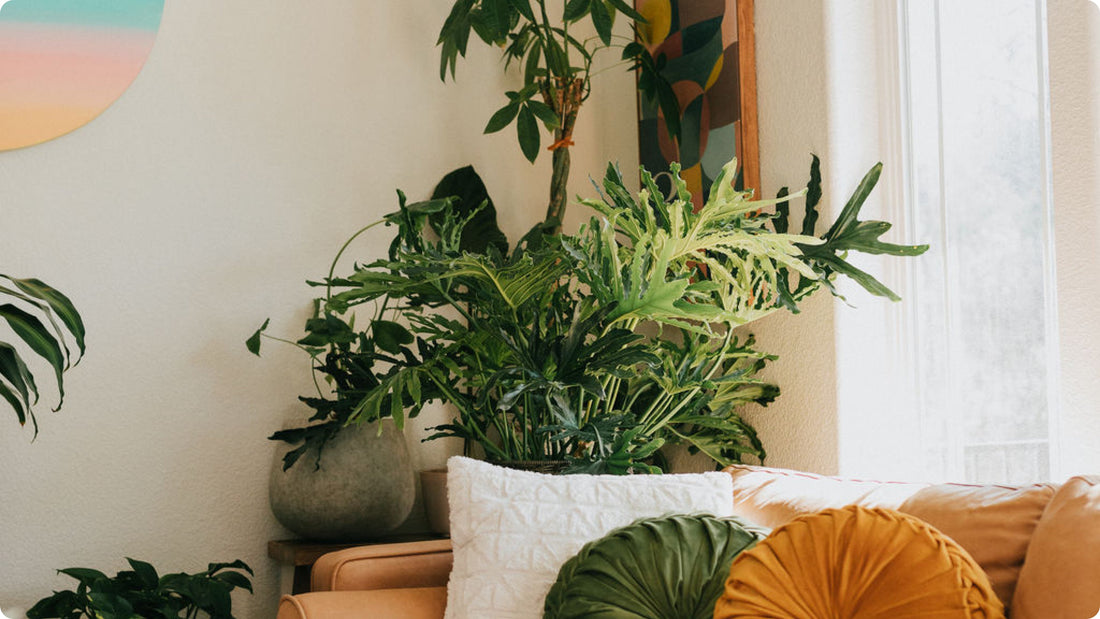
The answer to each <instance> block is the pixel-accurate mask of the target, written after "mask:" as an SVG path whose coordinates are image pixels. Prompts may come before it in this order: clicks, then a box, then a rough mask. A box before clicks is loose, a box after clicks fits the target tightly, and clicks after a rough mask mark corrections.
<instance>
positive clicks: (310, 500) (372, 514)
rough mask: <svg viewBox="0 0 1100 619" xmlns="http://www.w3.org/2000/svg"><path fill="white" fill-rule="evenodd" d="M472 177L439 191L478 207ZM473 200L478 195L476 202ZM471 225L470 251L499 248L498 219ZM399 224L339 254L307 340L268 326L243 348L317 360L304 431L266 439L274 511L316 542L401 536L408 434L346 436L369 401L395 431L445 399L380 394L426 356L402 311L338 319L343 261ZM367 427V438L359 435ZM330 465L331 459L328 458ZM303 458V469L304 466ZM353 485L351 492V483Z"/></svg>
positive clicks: (431, 205) (419, 209) (374, 430)
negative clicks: (269, 345) (266, 346)
mask: <svg viewBox="0 0 1100 619" xmlns="http://www.w3.org/2000/svg"><path fill="white" fill-rule="evenodd" d="M479 183H480V179H478V178H477V175H476V174H475V173H474V172H473V169H472V168H464V169H460V170H456V171H455V172H453V173H451V174H450V175H448V176H447V177H446V178H444V179H443V180H442V181H441V182H440V184H439V186H438V187H437V189H436V191H437V192H439V193H450V192H459V193H462V194H463V195H466V196H467V197H468V198H469V199H468V200H467V202H474V201H475V200H476V199H477V197H478V193H477V192H478V191H480V192H481V193H484V186H483V185H480V184H479ZM471 192H473V193H471ZM399 198H400V201H401V205H402V209H403V212H411V213H428V212H437V211H438V210H440V209H441V208H442V207H443V206H444V205H446V204H448V203H449V202H450V199H442V198H440V199H433V200H429V201H426V202H419V203H415V204H406V199H405V196H404V194H400V192H399ZM468 215H469V217H467V218H466V220H465V221H466V230H465V232H466V236H465V239H464V241H463V244H464V245H463V246H464V247H466V248H468V249H472V250H475V251H476V250H483V249H484V248H485V247H487V246H488V245H489V244H493V243H499V242H500V239H502V238H503V236H504V235H503V233H501V232H500V231H499V229H498V228H496V218H495V213H494V212H492V211H487V210H485V209H482V210H481V211H480V212H476V213H475V212H470V213H468ZM396 217H397V215H396V214H395V215H394V216H391V217H388V218H386V219H384V220H381V221H378V222H374V223H372V224H369V225H367V226H365V227H363V228H362V229H360V230H358V231H357V232H355V233H354V234H352V235H351V237H350V238H349V239H348V240H347V241H346V242H345V243H344V244H343V246H342V247H341V248H340V249H339V251H337V252H336V256H335V257H334V258H333V260H332V263H331V265H330V267H329V271H328V276H327V277H326V278H325V279H324V280H323V281H321V282H310V283H311V285H313V286H316V287H321V288H323V289H324V294H323V295H322V296H320V297H318V298H316V299H314V301H313V313H312V316H311V317H310V318H309V319H308V320H306V323H305V327H304V332H305V334H304V335H303V336H302V337H300V338H299V339H297V340H289V339H285V338H280V337H275V336H272V335H271V334H269V333H268V332H267V328H268V325H269V323H270V320H265V321H264V323H263V325H261V326H260V328H259V329H258V330H257V331H256V332H255V333H253V334H252V336H251V337H249V338H248V340H247V341H246V346H247V348H248V350H249V351H250V352H252V353H253V354H255V355H257V356H259V355H260V351H261V347H262V343H263V341H264V340H265V339H269V340H274V341H278V342H280V343H283V344H289V345H291V346H294V347H296V348H298V349H299V350H301V351H302V352H303V353H305V354H306V355H308V356H309V358H310V360H311V367H312V370H313V371H312V376H313V382H314V386H315V391H316V393H315V394H312V395H310V396H301V397H299V400H301V401H302V402H303V403H304V404H306V406H308V407H309V408H310V409H312V411H313V414H312V416H310V417H309V419H308V422H307V424H306V425H302V426H298V427H292V428H287V429H283V430H280V431H278V432H275V433H274V434H272V435H271V436H270V437H269V438H270V439H271V440H274V441H279V442H280V443H281V444H282V447H280V448H279V449H278V450H277V451H276V460H275V463H274V465H273V466H272V470H271V475H270V479H269V495H270V499H271V507H272V511H273V512H274V513H275V516H276V518H277V519H278V520H279V522H281V523H282V524H283V525H284V526H286V527H287V528H289V529H291V530H292V531H294V532H296V533H298V534H299V535H302V536H303V537H306V538H311V539H341V540H349V539H360V538H368V537H376V536H378V535H381V534H384V533H386V532H388V531H389V530H392V529H393V528H395V527H397V526H398V525H400V524H401V522H402V521H403V520H404V519H405V518H406V517H407V516H408V514H409V512H410V510H411V509H412V504H413V499H414V496H415V485H414V479H413V475H412V469H411V463H410V460H409V455H408V452H407V447H406V444H405V440H404V438H403V436H402V435H401V433H400V432H399V431H398V432H394V431H393V430H392V429H391V430H390V431H383V428H382V426H381V425H379V424H380V423H381V422H382V418H381V416H379V417H376V418H375V421H377V422H379V423H378V424H374V423H369V424H357V425H356V427H355V428H353V429H351V430H350V431H349V430H348V429H347V426H348V425H349V424H350V423H351V422H352V420H353V419H356V418H357V416H358V415H359V414H360V411H361V408H362V406H363V402H364V401H369V399H370V398H371V397H372V396H374V395H378V396H379V397H381V398H382V401H381V402H380V405H381V406H383V407H384V408H385V409H386V410H387V411H388V414H387V415H386V417H388V418H390V419H391V420H392V424H393V425H394V426H396V429H398V430H400V429H402V427H403V425H404V416H405V415H406V414H408V415H410V416H415V415H416V414H418V413H419V411H420V407H421V406H423V404H424V403H425V402H427V401H430V400H433V399H440V398H441V397H442V395H441V394H440V393H439V392H438V391H437V390H436V389H434V388H433V386H432V385H431V384H425V385H424V386H423V391H422V392H419V393H418V398H417V400H418V403H417V404H414V405H412V407H411V408H410V410H408V411H407V412H406V410H405V408H404V406H405V403H404V402H402V401H401V400H398V399H396V398H393V397H391V396H388V395H386V394H384V393H383V391H382V390H381V389H380V387H381V386H382V385H383V384H386V382H387V381H388V380H389V379H390V378H391V377H393V376H395V375H397V374H399V373H400V372H401V371H402V369H403V368H405V367H407V366H408V365H409V364H410V363H418V362H419V361H418V358H419V356H420V355H421V354H422V353H423V352H424V351H423V350H418V349H417V348H416V346H415V345H414V338H413V336H412V334H411V333H410V332H409V330H408V329H407V328H406V327H405V326H403V325H402V324H401V323H400V322H398V320H399V316H398V314H399V312H400V308H396V307H387V306H385V305H383V306H380V307H379V308H377V311H376V312H375V313H374V315H373V316H372V317H371V318H369V319H361V320H359V321H358V322H357V321H356V319H355V317H354V316H353V315H350V314H348V313H347V312H344V311H334V310H333V309H332V305H333V284H332V282H333V281H334V280H335V278H334V273H335V270H336V267H337V265H338V264H339V262H340V259H341V257H342V256H343V255H344V253H345V251H347V249H348V248H349V247H350V246H351V244H352V243H353V242H354V241H355V239H357V238H358V237H359V236H360V235H362V234H363V233H365V232H367V231H368V230H370V229H372V228H374V227H375V226H377V225H380V224H383V223H387V224H389V223H394V222H395V221H396ZM360 425H363V427H362V428H359V426H360ZM322 455H324V458H322ZM303 457H306V458H305V460H304V461H303V460H302V458H303ZM349 479H352V480H354V483H348V480H349Z"/></svg>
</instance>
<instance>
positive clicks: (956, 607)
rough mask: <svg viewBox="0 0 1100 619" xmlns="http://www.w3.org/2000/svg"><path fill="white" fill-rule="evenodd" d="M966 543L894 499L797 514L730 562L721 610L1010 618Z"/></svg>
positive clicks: (759, 616)
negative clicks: (889, 505) (896, 506)
mask: <svg viewBox="0 0 1100 619" xmlns="http://www.w3.org/2000/svg"><path fill="white" fill-rule="evenodd" d="M1004 616H1005V615H1004V606H1003V605H1002V604H1001V602H1000V600H998V599H997V596H996V595H995V594H994V593H993V588H992V586H991V585H990V584H989V579H988V578H987V577H986V575H985V573H984V572H982V570H981V568H980V567H979V566H978V565H977V564H976V563H975V562H974V560H973V559H972V558H970V556H969V555H968V554H966V551H965V550H963V549H962V547H961V546H959V545H958V544H956V543H955V542H954V541H952V540H951V538H949V537H947V536H945V535H943V534H942V533H940V532H938V531H936V530H935V529H933V528H932V527H931V526H929V525H928V524H925V523H924V522H922V521H921V520H919V519H917V518H915V517H913V516H908V515H905V514H902V513H900V512H896V511H893V510H887V509H881V508H876V509H868V508H865V507H858V506H850V507H846V508H843V509H829V510H825V511H823V512H819V513H817V514H812V515H808V516H802V517H799V518H797V519H795V520H793V521H791V522H790V523H788V524H786V525H784V526H782V527H780V528H778V529H776V530H775V532H774V533H772V534H771V536H769V537H768V538H766V539H765V540H763V541H762V542H760V543H759V544H757V545H756V547H755V548H753V549H752V550H748V551H746V552H744V553H742V554H741V555H740V556H739V557H737V559H735V560H734V562H733V565H732V566H730V576H729V579H728V580H727V581H726V587H725V592H724V593H723V594H722V597H721V598H719V600H718V604H717V605H716V606H715V609H714V619H734V618H746V617H752V618H753V619H820V618H821V617H831V618H835V619H1003V618H1004Z"/></svg>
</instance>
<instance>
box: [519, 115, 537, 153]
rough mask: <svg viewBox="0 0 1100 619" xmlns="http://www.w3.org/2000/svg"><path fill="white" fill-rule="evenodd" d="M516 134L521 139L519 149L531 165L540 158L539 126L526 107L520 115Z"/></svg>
mask: <svg viewBox="0 0 1100 619" xmlns="http://www.w3.org/2000/svg"><path fill="white" fill-rule="evenodd" d="M516 134H517V136H518V137H519V147H520V150H522V151H523V156H524V157H526V158H527V161H530V162H531V163H534V162H535V159H537V158H538V156H539V139H540V138H539V125H538V121H536V120H535V115H534V114H533V113H532V112H531V110H530V108H527V107H524V108H523V109H522V110H521V111H520V113H519V119H518V120H517V122H516Z"/></svg>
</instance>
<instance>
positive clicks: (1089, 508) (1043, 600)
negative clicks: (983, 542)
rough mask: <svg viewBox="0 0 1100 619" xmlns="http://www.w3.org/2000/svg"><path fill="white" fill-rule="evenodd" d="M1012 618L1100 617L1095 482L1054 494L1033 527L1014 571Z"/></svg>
mask: <svg viewBox="0 0 1100 619" xmlns="http://www.w3.org/2000/svg"><path fill="white" fill-rule="evenodd" d="M1012 606H1013V611H1012V617H1013V619H1063V618H1065V619H1072V618H1076V617H1080V618H1081V619H1086V618H1088V617H1094V616H1096V615H1097V614H1100V477H1074V478H1073V479H1071V480H1069V481H1067V482H1066V483H1065V484H1063V485H1062V487H1061V488H1059V489H1058V492H1057V493H1055V495H1054V498H1053V499H1051V501H1050V505H1049V506H1047V509H1046V511H1045V512H1044V513H1043V517H1042V518H1041V519H1040V520H1039V524H1038V526H1036V527H1035V534H1034V535H1033V536H1032V538H1031V546H1030V547H1029V548H1028V551H1027V560H1026V561H1024V567H1023V569H1022V570H1020V580H1019V582H1018V584H1017V586H1016V596H1015V598H1014V601H1013V605H1012Z"/></svg>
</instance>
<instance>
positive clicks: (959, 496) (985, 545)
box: [898, 484, 1055, 610]
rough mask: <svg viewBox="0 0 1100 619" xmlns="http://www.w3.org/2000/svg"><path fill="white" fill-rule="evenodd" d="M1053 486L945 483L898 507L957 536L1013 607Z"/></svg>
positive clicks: (914, 496)
mask: <svg viewBox="0 0 1100 619" xmlns="http://www.w3.org/2000/svg"><path fill="white" fill-rule="evenodd" d="M1054 490H1055V486H1053V485H1051V484H1036V485H1032V486H1023V487H1020V488H1011V487H1006V486H968V485H962V484H941V485H937V486H932V487H929V488H925V489H924V490H921V491H920V492H918V493H916V494H915V495H913V496H912V497H911V498H910V499H909V500H907V501H906V502H905V503H903V504H902V505H901V507H900V508H899V509H898V511H901V512H905V513H906V514H909V515H912V516H916V517H917V518H920V519H921V520H923V521H925V522H927V523H928V524H930V525H932V526H933V527H935V528H936V529H939V530H940V531H941V532H942V533H944V534H945V535H947V536H949V537H950V538H951V539H953V540H955V541H956V542H958V543H959V545H960V546H962V547H963V548H965V549H966V551H967V552H968V553H970V556H972V557H974V560H975V561H977V562H978V565H980V566H982V569H983V570H985V573H986V575H988V576H989V581H990V582H991V583H993V590H994V591H996V592H997V597H999V598H1000V599H1001V600H1002V601H1003V602H1004V603H1005V606H1006V607H1010V605H1011V604H1010V603H1011V601H1012V595H1013V593H1014V592H1015V590H1016V580H1017V579H1018V578H1019V576H1020V568H1022V567H1023V565H1024V557H1026V556H1027V548H1028V544H1029V543H1030V542H1031V535H1032V534H1033V533H1034V532H1035V527H1036V525H1038V524H1039V518H1040V517H1041V516H1042V515H1043V510H1044V509H1046V506H1047V504H1048V503H1050V500H1051V498H1052V497H1053V496H1054ZM1010 610H1011V609H1010Z"/></svg>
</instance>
